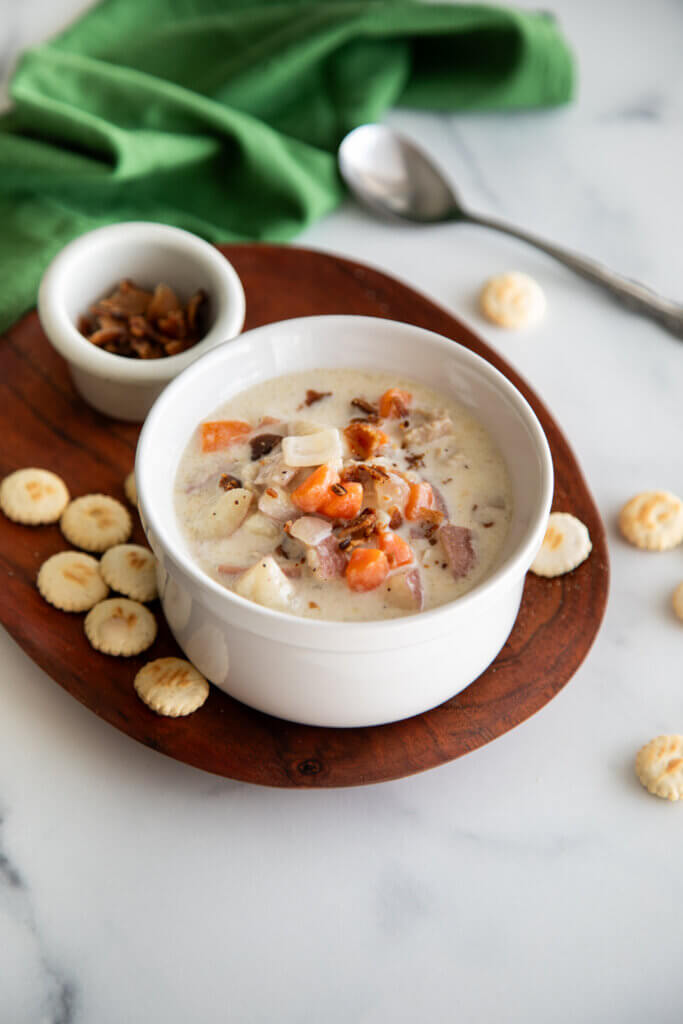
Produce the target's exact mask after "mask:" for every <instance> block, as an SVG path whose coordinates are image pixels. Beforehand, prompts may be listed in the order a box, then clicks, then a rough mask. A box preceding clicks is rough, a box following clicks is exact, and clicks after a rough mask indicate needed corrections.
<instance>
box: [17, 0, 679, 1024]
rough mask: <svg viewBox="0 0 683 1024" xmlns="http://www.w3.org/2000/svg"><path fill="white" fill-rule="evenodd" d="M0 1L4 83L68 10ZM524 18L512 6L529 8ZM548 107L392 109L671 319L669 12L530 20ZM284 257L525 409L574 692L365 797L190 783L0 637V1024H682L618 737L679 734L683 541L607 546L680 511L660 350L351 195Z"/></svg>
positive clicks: (661, 911) (673, 371)
mask: <svg viewBox="0 0 683 1024" xmlns="http://www.w3.org/2000/svg"><path fill="white" fill-rule="evenodd" d="M82 6H83V5H82V4H81V3H79V2H78V0H54V2H52V3H50V4H46V3H44V2H42V0H24V2H23V3H21V4H15V3H14V2H12V0H0V17H1V18H2V26H3V30H2V34H1V35H0V51H1V52H2V56H0V62H2V64H3V66H4V67H6V66H8V64H9V62H10V61H11V60H12V59H13V56H12V54H13V53H15V52H16V49H17V48H18V47H21V46H24V45H28V44H30V43H33V42H35V41H38V40H39V39H41V38H44V37H45V36H46V35H47V34H49V33H50V32H51V31H53V30H55V29H56V28H58V27H59V26H60V25H61V24H63V23H65V22H66V21H67V20H68V19H70V18H71V17H72V16H73V15H74V14H75V13H76V12H77V11H78V10H80V9H81V8H82ZM527 6H530V7H531V6H533V5H532V4H531V3H529V4H528V5H527ZM549 6H550V8H551V9H552V10H553V11H555V12H556V13H557V14H558V16H559V17H560V19H561V21H562V23H563V25H564V26H565V29H566V32H567V34H568V36H569V38H570V39H571V40H572V41H573V43H574V46H575V48H576V51H577V53H578V56H579V61H580V91H579V95H578V98H577V101H576V103H575V104H574V105H572V106H571V107H568V108H566V109H563V110H557V111H545V112H537V113H522V114H518V115H508V116H500V115H495V114H486V115H483V114H481V115H453V116H447V115H441V114H439V115H433V114H428V113H416V112H413V111H394V112H392V113H391V114H390V115H389V120H390V121H391V122H392V123H394V124H396V126H398V127H400V129H401V130H402V131H404V132H406V133H408V134H412V135H414V137H415V138H416V139H417V140H418V141H419V142H420V144H421V145H423V146H424V147H425V148H426V149H428V150H429V151H430V152H431V153H432V154H433V155H434V157H435V159H437V160H438V161H439V162H440V163H441V164H442V165H443V166H444V167H445V168H446V169H447V171H448V173H449V174H451V175H452V177H453V180H454V181H455V182H457V184H458V186H459V187H460V188H461V190H462V193H463V197H464V198H465V199H466V201H467V202H468V204H469V205H471V206H472V208H473V209H475V210H481V211H482V212H484V213H486V212H489V213H495V214H496V215H498V216H501V217H506V218H507V219H509V220H511V221H513V222H517V223H519V224H520V225H523V226H526V227H528V228H529V229H532V230H535V231H537V232H538V233H539V234H545V235H546V236H547V237H549V238H552V239H555V240H557V241H559V242H562V243H564V244H566V245H569V246H572V247H574V248H576V249H578V250H579V251H582V252H585V253H586V254H588V255H592V256H594V257H596V258H598V259H602V260H603V261H605V262H607V263H608V264H611V265H612V266H614V268H615V269H617V270H621V271H622V272H624V273H629V274H632V275H634V276H638V277H641V278H642V279H644V280H645V281H647V282H649V283H650V284H651V285H652V286H653V287H656V288H658V289H659V290H661V291H663V292H667V293H670V294H671V295H673V296H677V297H678V298H679V299H681V298H683V287H682V285H681V282H682V281H683V247H681V244H680V239H681V238H682V237H683V205H682V204H681V201H680V176H681V170H680V169H681V165H682V163H683V134H682V122H683V79H682V77H681V63H680V53H681V42H682V40H683V7H682V6H681V4H680V3H678V2H676V0H654V2H652V3H650V4H647V5H645V4H643V3H640V2H639V0H604V2H602V3H599V4H597V3H594V2H588V0H553V2H552V3H550V5H549ZM300 241H301V244H304V245H309V246H313V247H319V248H321V249H330V250H333V251H336V252H340V253H342V254H344V255H348V256H350V257H352V258H356V259H359V260H364V261H366V262H368V263H371V264H374V265H376V266H379V267H381V268H382V269H384V270H386V271H388V272H389V273H393V274H395V275H397V276H398V277H400V278H403V279H404V280H406V281H408V282H410V283H411V284H413V285H414V286H415V287H417V288H418V289H421V290H422V291H424V292H426V293H428V294H430V295H431V296H433V297H434V298H435V299H436V300H437V301H438V302H440V303H441V304H442V305H444V306H446V307H447V308H449V309H452V310H453V311H455V312H456V313H457V314H458V315H459V316H461V317H462V318H463V319H464V320H466V321H467V322H468V323H469V324H470V325H471V326H472V327H473V328H474V329H475V330H476V331H478V332H479V333H480V334H482V335H483V336H484V337H485V338H486V340H487V341H488V342H489V343H490V344H492V345H493V346H494V347H496V348H497V349H499V351H500V352H501V353H502V354H503V355H504V356H505V357H506V358H507V359H509V360H510V361H511V362H512V363H513V364H515V366H516V367H517V368H518V369H519V370H520V372H521V373H522V374H523V375H525V376H526V377H527V378H528V379H529V380H530V382H531V383H532V384H533V386H534V387H535V388H536V389H537V390H538V391H539V393H540V394H541V395H542V397H543V398H544V400H545V401H546V403H547V404H548V405H549V406H550V408H551V409H552V410H553V412H554V414H555V415H556V416H557V418H558V420H559V421H560V423H561V424H562V426H563V427H564V429H565V430H566V432H567V434H568V436H569V438H570V439H571V442H572V444H573V446H574V448H575V450H576V452H577V454H578V455H579V457H580V460H581V462H582V465H583V467H584V470H585V472H586V475H587V477H588V480H589V481H590V484H591V486H592V489H593V491H594V493H595V496H596V499H597V501H598V504H599V506H600V509H601V511H602V514H603V516H604V519H605V522H606V525H607V527H608V533H609V543H610V552H611V559H612V574H613V575H612V580H613V582H612V592H611V597H610V602H609V606H608V610H607V615H606V619H605V624H604V627H603V629H602V631H601V633H600V635H599V637H598V640H597V642H596V644H595V646H594V648H593V651H592V652H591V654H590V656H589V658H588V660H587V661H586V662H585V664H584V665H583V666H582V667H581V669H580V670H579V672H578V673H577V674H576V676H575V678H574V679H573V680H572V682H571V683H570V685H569V686H568V687H567V688H566V689H565V690H563V691H562V692H561V693H560V695H559V696H558V697H557V698H556V699H555V700H554V701H552V702H551V703H550V704H549V705H548V706H547V707H546V708H545V709H544V710H543V711H542V712H540V713H539V714H538V715H536V716H534V717H533V718H532V719H531V720H530V721H528V722H526V723H525V724H524V725H522V726H520V727H519V728H517V729H515V730H514V731H513V732H511V733H509V734H507V735H505V736H503V737H501V738H500V739H498V740H496V742H495V743H493V744H490V745H489V746H487V747H484V748H483V749H481V750H478V751H476V752H475V753H474V754H471V755H469V756H467V757H465V758H462V759H461V760H459V761H457V762H455V763H453V764H450V765H446V766H444V767H442V768H440V769H437V770H435V771H433V772H428V773H426V774H425V775H421V776H417V777H415V778H412V779H406V780H403V781H400V782H395V783H390V784H386V785H382V786H373V787H369V788H365V789H358V790H347V791H330V792H305V793H292V792H279V791H270V790H262V789H257V788H252V787H246V786H241V785H239V784H237V783H232V782H229V781H227V780H221V779H215V778H212V777H210V776H207V775H204V774H202V773H200V772H197V771H194V770H192V769H190V768H188V767H186V766H184V765H181V764H178V763H176V762H173V761H170V760H168V759H166V758H163V757H161V756H159V755H156V754H154V752H152V751H150V750H147V749H145V748H143V747H141V746H139V745H137V744H135V743H133V742H132V741H130V740H129V739H127V738H126V737H125V736H122V735H120V734H119V733H118V732H116V731H115V730H113V729H111V728H110V727H109V726H107V725H105V724H104V723H103V722H101V721H100V720H99V719H97V718H96V717H95V716H94V715H92V714H90V713H89V712H88V711H86V710H85V709H84V708H82V707H81V706H80V705H78V704H77V703H76V702H75V701H73V700H72V699H71V698H70V697H68V696H67V695H66V694H65V693H64V692H62V691H61V690H60V689H59V688H58V687H56V686H55V685H54V684H53V683H51V682H50V681H49V680H48V679H47V678H46V677H45V676H44V675H43V674H42V673H41V672H40V671H39V670H38V669H37V668H36V667H35V666H34V665H33V664H32V663H31V662H30V661H29V660H28V659H27V658H26V657H25V656H24V655H23V654H22V653H21V652H20V651H19V650H18V649H17V647H16V646H15V645H14V644H13V642H12V641H11V640H10V639H9V638H8V637H6V636H4V635H3V636H2V637H0V655H1V661H0V666H1V668H0V708H2V713H1V714H0V812H1V822H0V1024H37V1022H40V1024H43V1022H44V1024H93V1022H96V1024H122V1022H126V1024H128V1022H138V1021H145V1022H157V1021H159V1022H161V1021H163V1022H164V1024H185V1022H187V1021H190V1020H192V1021H194V1020H201V1021H202V1022H203V1024H223V1022H225V1021H228V1020H229V1021H231V1022H236V1024H242V1022H247V1024H272V1022H273V1021H278V1022H281V1024H312V1022H319V1021H324V1022H325V1024H349V1022H353V1024H386V1022H388V1021H391V1022H392V1024H404V1022H405V1024H414V1022H415V1021H422V1020H431V1021H435V1022H444V1024H445V1022H448V1024H450V1022H451V1021H458V1022H463V1024H490V1022H491V1021H494V1020H495V1021H504V1022H505V1024H518V1022H519V1024H548V1022H552V1024H575V1022H577V1021H581V1022H587V1024H593V1022H596V1024H642V1021H643V1020H645V1019H651V1018H653V1019H656V1020H657V1021H658V1024H679V1021H680V1019H681V1010H680V996H681V982H680V950H681V942H682V938H683V937H682V933H681V924H680V906H681V901H682V899H683V877H682V875H681V871H680V845H681V836H682V835H683V818H682V814H683V808H681V807H679V806H675V805H668V804H665V803H664V802H663V801H657V800H655V799H654V798H651V797H648V796H647V794H645V792H644V791H643V790H642V788H641V787H640V785H639V783H638V781H637V780H636V778H635V776H634V773H633V758H634V754H635V752H636V750H637V749H638V747H639V746H640V745H642V743H644V742H645V741H647V740H648V739H650V738H651V737H652V736H655V735H657V734H658V733H662V732H671V731H673V732H683V704H682V701H681V679H680V667H679V666H680V664H681V650H682V648H681V644H682V643H683V628H682V627H681V625H680V623H678V622H677V621H676V620H675V618H674V617H673V614H672V612H671V609H670V605H669V601H670V594H671V591H672V590H673V588H674V586H675V585H676V584H677V583H678V582H679V581H680V580H681V579H683V556H682V554H681V550H680V549H679V550H678V551H674V552H671V553H668V554H661V555H659V554H658V555H648V554H643V553H641V552H638V551H635V550H634V549H632V548H629V547H628V546H627V545H626V544H625V543H624V542H623V541H621V539H620V538H619V536H618V533H617V531H616V528H615V517H616V514H617V512H618V509H619V507H620V505H621V504H622V502H623V501H624V500H625V499H626V498H627V497H629V496H630V495H631V494H632V493H634V492H635V491H637V490H640V489H642V488H646V487H664V488H668V489H671V490H673V491H678V492H679V493H681V492H683V465H682V463H681V457H680V437H681V431H682V428H683V416H682V414H681V395H682V394H683V347H682V346H681V342H679V341H676V340H675V339H673V338H671V337H669V336H668V335H666V334H665V333H664V332H663V331H661V330H660V329H659V328H657V327H656V326H655V325H654V324H652V323H649V322H647V321H645V320H642V319H640V318H637V317H635V316H632V315H630V314H628V313H625V312H624V311H623V310H621V309H619V308H618V307H617V306H615V305H614V304H613V303H612V302H611V301H610V299H609V297H607V296H605V295H603V294H602V293H600V292H599V291H597V290H595V289H594V288H592V287H590V286H589V285H588V284H587V283H586V282H583V281H581V280H579V279H577V278H575V277H573V276H572V275H571V274H570V273H569V272H568V271H565V270H564V269H563V268H561V267H559V266H557V265H555V264H554V263H553V262H552V261H551V260H550V259H549V258H547V257H545V256H543V255H542V254H540V253H536V252H534V251H533V250H531V249H528V248H526V247H524V246H523V245H521V244H519V243H516V242H514V241H513V240H511V239H507V238H504V237H502V236H498V235H496V234H495V233H493V232H487V231H484V230H481V229H478V228H475V227H472V226H468V225H441V226H438V227H433V228H422V229H420V228H418V229H411V228H404V227H400V226H397V225H389V224H385V223H382V222H379V221H377V220H374V219H372V218H371V217H370V216H368V215H367V214H366V213H364V212H362V211H360V210H359V209H357V208H356V207H355V206H354V205H353V204H352V203H350V202H347V203H346V204H344V206H343V207H342V208H341V209H340V210H339V211H337V212H335V213H334V214H333V215H331V216H330V217H328V218H326V220H324V221H322V222H320V223H319V224H316V225H315V226H314V227H312V228H311V229H310V230H309V231H308V232H307V233H306V234H305V235H304V236H302V238H301V239H300ZM508 268H514V269H519V270H524V271H527V272H528V273H531V274H532V275H533V276H534V277H536V278H537V279H538V280H539V282H540V283H541V284H542V286H543V288H544V289H545V291H546V295H547V298H548V314H547V317H546V319H545V321H544V322H543V323H542V324H541V325H539V327H538V329H536V330H534V331H533V332H529V333H519V334H515V333H505V332H503V331H500V330H497V329H495V328H493V327H491V326H490V325H488V324H486V323H485V322H484V321H483V320H482V319H481V316H480V314H479V312H478V309H477V303H476V296H477V293H478V291H479V288H480V287H481V284H482V282H483V281H484V280H485V279H486V278H487V277H488V276H490V275H491V274H492V273H494V272H496V271H499V270H505V269H508Z"/></svg>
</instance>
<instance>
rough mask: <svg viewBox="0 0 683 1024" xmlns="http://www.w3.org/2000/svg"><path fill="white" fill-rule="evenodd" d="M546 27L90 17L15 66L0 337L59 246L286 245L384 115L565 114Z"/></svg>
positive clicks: (524, 22)
mask: <svg viewBox="0 0 683 1024" xmlns="http://www.w3.org/2000/svg"><path fill="white" fill-rule="evenodd" d="M572 79H573V66H572V58H571V54H570V52H569V49H568V47H567V45H566V43H565V42H564V40H563V38H562V36H561V35H560V33H559V30H558V28H557V26H556V24H555V22H554V21H553V20H552V18H551V17H550V16H548V15H545V14H528V13H521V12H519V11H515V10H511V9H507V8H506V9H503V8H497V7H480V6H468V5H458V6H455V5H450V4H448V5H444V4H439V5H436V4H434V5H430V4H422V3H415V2H410V0H333V2H325V0H318V2H313V0H285V2H277V0H259V2H252V0H105V2H104V3H101V4H100V5H99V6H98V7H96V8H95V9H93V10H92V11H90V12H89V13H88V14H86V16H85V17H84V18H82V19H81V20H80V21H79V22H77V23H76V24H75V25H73V26H72V27H71V28H70V29H68V30H67V31H66V32H64V33H63V34H62V35H61V36H60V37H58V38H57V39H55V40H53V41H52V42H50V43H47V44H45V45H43V46H40V47H38V48H36V49H34V50H31V51H29V52H28V53H26V54H25V55H24V57H23V58H22V60H21V61H20V63H19V66H18V68H17V70H16V72H15V74H14V76H13V78H12V81H11V84H10V96H11V99H12V101H13V106H12V109H11V110H10V112H9V113H8V114H7V115H6V116H5V117H4V118H2V119H0V223H1V224H2V228H1V229H0V260H1V261H2V268H3V275H2V278H3V285H2V289H1V290H0V329H4V328H5V327H6V326H7V325H8V324H10V323H11V322H12V321H13V320H14V319H16V317H17V316H19V315H20V314H21V313H22V312H23V311H24V310H26V309H27V308H28V307H29V306H30V305H31V304H32V303H33V302H34V301H35V294H36V289H37V285H38V281H39V279H40V275H41V273H42V271H43V269H44V268H45V266H46V265H47V263H48V262H49V260H50V259H51V258H52V257H53V256H54V254H55V253H56V252H57V251H58V250H59V249H60V248H61V247H62V246H63V245H64V244H65V243H66V242H68V241H69V240H70V239H71V238H73V237H74V236H76V235H78V234H81V233H82V232H84V231H87V230H89V229H91V228H94V227H98V226H100V225H102V224H107V223H111V222H113V221H119V220H130V219H145V220H156V221H162V222H164V223H167V224H175V225H178V226H179V227H183V228H186V229H188V230H190V231H194V232H196V233H197V234H199V235H202V236H203V237H204V238H207V239H209V240H211V241H214V242H220V241H238V240H245V239H259V240H268V241H284V240H286V239H289V238H291V237H292V236H293V235H295V234H296V233H297V232H298V231H300V230H301V229H302V228H304V227H305V226H306V225H307V224H309V223H310V222H311V221H312V220H314V219H315V218H317V217H321V216H322V215H323V214H325V213H327V212H328V211H330V210H331V209H332V208H333V207H334V206H335V205H336V204H337V203H338V202H339V200H340V198H341V195H342V185H341V183H340V181H339V178H338V175H337V171H336V163H335V150H336V147H337V145H338V143H339V141H340V140H341V138H342V136H343V135H344V134H345V133H346V132H347V131H349V130H350V129H351V128H353V127H355V126H356V125H358V124H362V123H364V122H367V121H372V120H376V119H377V118H379V117H380V116H381V114H382V113H383V111H385V110H386V109H387V108H388V107H390V106H392V105H394V104H400V105H402V106H409V107H420V108H428V109H432V110H442V111H443V110H456V109H466V110H482V109H486V108H497V109H512V108H523V107H534V106H545V105H552V104H557V103H563V102H565V101H567V100H568V99H569V98H570V96H571V91H572Z"/></svg>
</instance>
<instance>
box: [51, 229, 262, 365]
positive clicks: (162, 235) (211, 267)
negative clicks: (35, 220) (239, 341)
mask: <svg viewBox="0 0 683 1024" xmlns="http://www.w3.org/2000/svg"><path fill="white" fill-rule="evenodd" d="M122 241H123V242H126V241H127V242H129V243H130V245H131V246H133V245H135V246H136V247H140V246H144V245H145V243H158V242H165V243H167V244H170V245H172V246H173V247H174V248H175V249H176V250H178V251H179V252H182V253H184V254H185V256H186V257H187V259H188V260H192V261H194V262H195V263H196V264H199V265H203V266H204V267H205V268H206V270H207V274H208V273H210V274H211V275H212V277H214V278H221V279H222V287H221V289H220V290H219V291H218V293H217V294H214V292H212V296H211V297H212V300H213V302H214V303H215V307H216V316H215V319H214V323H213V326H212V327H211V330H210V331H209V332H208V333H207V334H206V335H205V336H204V337H203V338H202V339H201V341H198V342H197V344H196V345H193V346H192V347H191V348H189V349H187V350H186V351H185V352H179V353H178V354H177V355H174V356H164V357H163V358H161V359H149V360H140V359H130V358H128V357H126V356H119V355H115V354H114V353H113V352H103V351H102V349H100V348H98V347H97V346H96V345H93V344H92V343H91V342H89V341H88V339H87V338H85V337H84V336H83V335H82V334H81V333H80V331H79V330H78V329H77V327H76V326H75V324H74V323H73V321H72V320H71V317H70V316H69V315H68V313H67V312H66V309H65V307H64V298H63V284H64V281H65V279H66V277H68V275H69V272H70V271H71V269H72V267H73V266H74V264H76V263H77V261H79V260H80V259H81V258H82V257H83V253H84V250H88V251H92V248H93V246H95V247H97V249H99V250H102V249H106V248H107V246H108V245H112V244H114V243H116V244H120V243H121V242H122ZM88 301H93V298H90V300H88ZM245 311H246V300H245V297H244V288H243V287H242V282H241V280H240V278H239V276H238V274H237V271H236V270H235V268H234V267H233V265H232V263H230V261H229V260H228V259H227V258H226V257H225V256H223V254H222V253H221V252H220V251H219V250H218V249H217V248H216V247H215V246H213V245H211V243H210V242H206V241H204V239H203V238H200V237H199V236H198V235H194V234H192V232H190V231H185V230H184V229H183V228H176V227H173V226H171V225H170V224H158V223H156V222H154V221H122V222H119V223H117V224H107V225H105V226H104V227H100V228H95V229H94V230H92V231H86V232H85V233H84V234H82V235H79V236H78V237H77V238H74V239H73V241H71V242H69V243H68V244H67V245H65V246H64V248H63V249H61V250H60V251H59V252H58V253H57V255H56V256H55V257H54V259H53V260H52V262H51V263H50V264H49V266H48V268H47V270H46V271H45V273H44V274H43V277H42V279H41V282H40V287H39V289H38V315H39V317H40V322H41V326H42V327H43V330H44V331H45V333H46V335H47V337H48V339H49V341H50V343H51V344H52V345H53V347H54V348H55V349H56V350H57V351H58V352H59V353H60V355H62V356H63V357H64V359H66V360H67V362H69V363H72V364H74V365H75V366H77V367H78V368H79V369H80V370H83V371H86V372H88V373H91V374H93V375H95V376H98V377H104V378H107V379H109V380H112V379H113V380H118V381H121V382H130V383H131V384H135V383H139V384H152V383H158V382H160V381H166V380H170V379H171V378H172V377H175V376H176V375H177V374H178V373H181V372H182V371H183V370H184V369H185V368H186V367H187V366H189V365H190V363H192V362H194V361H195V360H196V359H198V358H200V357H201V356H202V355H204V354H206V353H208V352H209V351H210V350H211V349H213V348H215V347H216V345H219V344H221V343H222V342H224V341H228V340H229V339H231V338H234V337H235V336H236V335H237V334H239V332H240V331H241V329H242V326H243V324H244V317H245Z"/></svg>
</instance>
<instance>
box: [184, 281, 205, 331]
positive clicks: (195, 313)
mask: <svg viewBox="0 0 683 1024" xmlns="http://www.w3.org/2000/svg"><path fill="white" fill-rule="evenodd" d="M207 299H208V295H207V294H206V292H205V291H204V289H203V288H200V289H199V291H198V292H195V293H194V295H193V296H192V298H191V299H190V301H189V302H188V304H187V310H186V315H187V322H188V325H189V328H190V330H191V331H195V330H197V327H198V321H199V317H200V313H201V310H202V307H203V306H204V304H205V303H206V301H207Z"/></svg>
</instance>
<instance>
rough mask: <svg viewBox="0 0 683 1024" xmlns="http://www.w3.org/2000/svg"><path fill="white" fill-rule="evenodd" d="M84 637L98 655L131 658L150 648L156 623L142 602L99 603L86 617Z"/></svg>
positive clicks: (116, 600)
mask: <svg viewBox="0 0 683 1024" xmlns="http://www.w3.org/2000/svg"><path fill="white" fill-rule="evenodd" d="M84 628H85V635H86V636H87V638H88V640H89V641H90V643H91V645H92V646H93V647H94V648H95V650H96V651H101V652H102V653H103V654H113V655H118V656H120V657H123V658H129V657H131V656H132V655H133V654H140V653H141V652H142V651H146V650H147V648H148V647H151V646H152V644H153V643H154V640H155V638H156V635H157V621H156V619H155V618H154V616H153V615H152V613H151V612H150V611H149V610H148V609H147V608H145V606H144V604H140V602H139V601H131V600H129V599H128V598H127V597H112V598H109V599H108V600H106V601H100V603H99V604H96V605H95V607H94V608H93V609H92V610H91V611H89V612H88V614H87V615H86V617H85V623H84Z"/></svg>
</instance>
